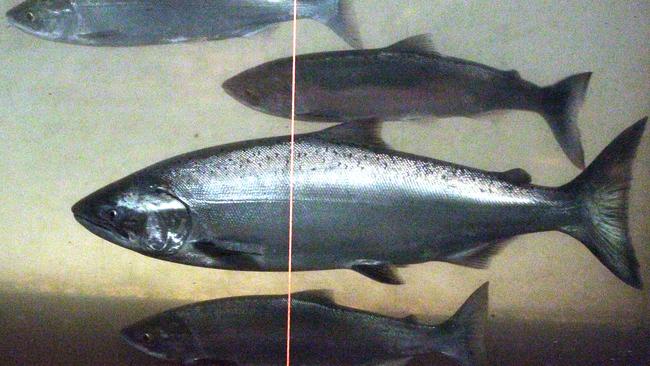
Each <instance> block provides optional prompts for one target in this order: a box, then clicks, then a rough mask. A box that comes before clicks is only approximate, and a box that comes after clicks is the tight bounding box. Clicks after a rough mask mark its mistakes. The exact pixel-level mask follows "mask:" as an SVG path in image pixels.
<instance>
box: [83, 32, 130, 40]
mask: <svg viewBox="0 0 650 366" xmlns="http://www.w3.org/2000/svg"><path fill="white" fill-rule="evenodd" d="M78 37H79V38H82V39H85V40H89V41H104V42H105V41H116V40H120V39H123V38H124V33H122V32H120V31H117V30H105V31H99V32H91V33H82V34H79V35H78Z"/></svg>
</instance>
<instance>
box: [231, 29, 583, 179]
mask: <svg viewBox="0 0 650 366" xmlns="http://www.w3.org/2000/svg"><path fill="white" fill-rule="evenodd" d="M590 77H591V73H590V72H587V73H582V74H578V75H574V76H571V77H568V78H566V79H564V80H562V81H560V82H558V83H557V84H555V85H552V86H548V87H540V86H537V85H535V84H533V83H531V82H529V81H526V80H524V79H522V78H521V77H520V76H519V73H518V72H517V71H514V70H510V71H503V70H498V69H495V68H492V67H489V66H485V65H481V64H478V63H475V62H471V61H466V60H461V59H458V58H454V57H446V56H443V55H441V54H439V53H438V52H436V51H435V50H434V49H433V46H432V45H431V40H430V38H429V37H428V36H427V35H419V36H415V37H412V38H408V39H405V40H403V41H401V42H398V43H396V44H394V45H392V46H389V47H386V48H382V49H372V50H356V51H339V52H323V53H315V54H308V55H301V56H298V57H297V59H296V88H297V91H296V110H295V113H296V118H297V119H299V120H303V121H331V122H350V121H359V120H379V121H393V120H402V119H413V118H418V117H421V116H430V115H433V116H438V117H449V116H474V115H478V114H482V113H486V112H490V111H494V110H504V109H512V110H526V111H532V112H537V113H539V114H541V115H542V116H544V118H545V119H546V121H547V123H548V124H549V125H550V127H551V130H552V131H553V134H554V135H555V138H556V139H557V141H558V143H559V144H560V146H561V147H562V149H563V150H564V152H565V153H566V155H567V156H568V157H569V159H570V160H571V161H572V162H573V163H574V164H575V165H576V166H578V167H579V168H581V169H582V168H584V153H583V150H582V144H581V142H580V133H579V130H578V125H577V116H578V110H579V109H580V106H581V105H582V103H583V100H584V97H585V94H586V91H587V86H588V84H589V79H590ZM291 80H292V59H291V58H283V59H279V60H276V61H271V62H268V63H265V64H262V65H260V66H257V67H254V68H252V69H249V70H246V71H244V72H242V73H240V74H239V75H236V76H234V77H232V78H231V79H229V80H227V81H226V82H225V83H224V84H223V88H224V89H225V91H226V92H227V93H228V94H230V95H231V96H232V97H234V98H235V99H237V100H238V101H240V102H242V103H243V104H245V105H247V106H249V107H251V108H254V109H256V110H259V111H261V112H264V113H268V114H272V115H275V116H280V117H285V118H289V117H291Z"/></svg>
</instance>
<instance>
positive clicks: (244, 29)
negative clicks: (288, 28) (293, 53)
mask: <svg viewBox="0 0 650 366" xmlns="http://www.w3.org/2000/svg"><path fill="white" fill-rule="evenodd" d="M346 1H347V0H340V1H339V0H300V1H298V13H297V17H298V18H310V19H315V20H318V21H321V22H323V23H325V24H327V25H328V26H330V27H331V28H332V29H333V30H334V31H335V32H337V33H338V34H339V35H341V36H342V37H343V38H344V39H345V40H346V41H347V42H349V43H351V44H352V45H354V46H357V47H358V46H359V41H358V36H357V33H356V30H355V29H354V28H353V25H352V24H351V22H349V19H348V16H349V14H348V13H347V12H348V11H349V8H348V5H347V3H346ZM293 5H294V4H293V1H292V0H155V1H153V0H77V1H66V0H50V1H41V0H29V1H26V2H25V3H23V4H20V5H18V6H17V7H15V8H14V9H12V10H10V11H9V12H8V13H7V17H8V19H9V21H10V23H11V24H13V25H15V26H16V27H18V28H20V29H21V30H23V31H26V32H27V33H30V34H33V35H36V36H39V37H41V38H45V39H49V40H54V41H60V42H66V43H73V44H82V45H90V46H141V45H152V44H165V43H178V42H185V41H197V40H217V39H225V38H232V37H243V36H249V35H253V34H256V33H258V32H261V31H263V30H264V29H267V28H269V27H271V26H273V25H274V24H277V23H281V22H286V21H290V20H292V19H293V12H294V8H293Z"/></svg>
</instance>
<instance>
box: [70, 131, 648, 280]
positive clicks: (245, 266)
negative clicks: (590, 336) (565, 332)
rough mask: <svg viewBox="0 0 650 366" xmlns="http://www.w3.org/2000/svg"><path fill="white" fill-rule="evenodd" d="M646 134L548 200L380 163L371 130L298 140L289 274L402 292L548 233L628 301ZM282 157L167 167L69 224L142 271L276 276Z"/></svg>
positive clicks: (135, 179)
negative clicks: (637, 166) (154, 267)
mask: <svg viewBox="0 0 650 366" xmlns="http://www.w3.org/2000/svg"><path fill="white" fill-rule="evenodd" d="M645 123H646V119H643V120H641V121H639V122H637V123H636V124H634V125H633V126H632V127H630V128H628V129H627V130H625V131H624V132H623V133H621V135H619V137H618V138H616V139H615V140H614V141H613V142H612V143H611V144H610V145H609V146H608V147H607V148H605V150H604V151H603V152H602V153H601V154H600V155H599V156H598V157H597V158H596V160H594V161H593V162H592V163H591V165H590V166H589V167H588V168H587V169H586V170H585V171H584V172H583V173H582V174H580V175H579V176H578V177H577V178H576V179H574V180H573V181H571V182H569V183H567V184H565V185H563V186H560V187H543V186H538V185H534V184H531V180H530V175H529V174H528V173H527V172H526V171H524V170H523V169H512V170H508V171H505V172H489V171H484V170H479V169H473V168H469V167H464V166H460V165H456V164H451V163H446V162H443V161H439V160H434V159H431V158H427V157H422V156H417V155H412V154H407V153H403V152H399V151H395V150H392V149H390V148H389V147H387V145H386V144H385V143H384V142H382V141H381V138H380V137H379V136H378V135H377V130H376V124H375V123H370V122H350V123H346V124H341V125H338V126H335V127H331V128H328V129H325V130H322V131H318V132H315V133H308V134H303V135H297V136H296V138H295V144H294V145H293V147H294V151H295V155H294V156H295V160H294V187H295V188H294V200H293V217H294V221H293V226H292V230H293V231H292V232H293V251H292V256H291V258H292V269H293V270H294V271H313V270H325V269H344V268H345V269H351V270H354V271H357V272H358V273H361V274H363V275H365V276H367V277H369V278H372V279H374V280H377V281H381V282H383V283H386V284H400V283H402V281H401V279H400V278H399V276H398V275H397V273H396V271H395V269H394V266H405V265H409V264H415V263H423V262H428V261H443V262H451V263H455V264H459V265H464V266H468V267H474V268H483V267H485V266H487V264H488V262H489V258H491V257H492V256H493V255H495V254H496V253H498V251H499V249H500V248H502V247H503V245H504V243H506V242H508V239H510V238H512V237H514V236H516V235H520V234H526V233H533V232H542V231H553V230H555V231H561V232H564V233H566V234H568V235H571V236H573V237H574V238H576V239H578V240H580V241H581V242H582V243H584V244H585V245H586V246H587V248H589V250H591V252H592V253H594V254H595V255H596V256H597V257H598V259H600V261H601V262H602V263H603V264H604V265H605V266H607V268H609V270H610V271H612V272H613V273H614V274H615V275H616V276H618V277H619V278H620V279H621V280H623V281H625V283H627V284H629V285H631V286H634V287H637V288H640V287H641V278H640V276H639V263H638V262H637V259H636V256H635V254H634V248H633V247H632V244H631V243H630V238H629V235H628V231H627V202H628V193H627V192H628V189H629V187H630V179H631V177H632V174H631V171H632V161H633V159H634V155H635V152H636V148H637V146H638V144H639V140H640V139H641V136H642V134H643V131H644V128H645ZM291 148H292V144H291V143H290V138H289V136H279V137H271V138H264V139H258V140H250V141H243V142H236V143H231V144H228V145H221V146H215V147H211V148H207V149H203V150H198V151H194V152H190V153H187V154H183V155H179V156H176V157H172V158H169V159H167V160H164V161H162V162H160V163H157V164H154V165H152V166H149V167H147V168H144V169H142V170H140V171H138V172H135V173H133V174H131V175H129V176H127V177H125V178H122V179H120V180H118V181H117V182H114V183H112V184H109V185H108V186H106V187H104V188H101V189H99V190H98V191H96V192H95V193H92V194H90V195H89V196H87V197H86V198H84V199H82V200H81V201H79V202H78V203H77V204H75V205H74V206H73V208H72V211H73V213H74V216H75V218H76V219H77V220H78V221H79V223H81V224H82V225H83V226H84V227H86V228H87V229H88V230H89V231H91V232H93V233H94V234H96V235H98V236H100V237H101V238H104V239H106V240H108V241H110V242H112V243H115V244H117V245H119V246H122V247H124V248H127V249H131V250H133V251H136V252H138V253H141V254H144V255H147V256H151V257H154V258H158V259H162V260H167V261H171V262H178V263H183V264H188V265H194V266H202V267H211V268H221V269H230V270H243V271H286V270H287V269H288V263H287V259H288V256H289V252H288V245H287V236H288V230H289V188H290V185H289V164H290V158H289V156H290V152H291ZM557 249H558V251H561V250H562V248H557ZM558 255H559V256H561V254H558ZM579 280H584V279H579Z"/></svg>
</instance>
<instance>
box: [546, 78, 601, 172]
mask: <svg viewBox="0 0 650 366" xmlns="http://www.w3.org/2000/svg"><path fill="white" fill-rule="evenodd" d="M590 78H591V72H585V73H582V74H577V75H573V76H569V77H568V78H566V79H564V80H562V81H560V82H558V83H557V84H555V85H551V86H548V87H546V88H544V89H542V93H543V104H542V114H543V115H544V118H545V119H546V122H547V123H548V124H549V125H550V126H551V130H552V131H553V135H554V136H555V139H556V140H557V142H558V143H559V144H560V147H562V150H563V151H564V153H565V154H566V155H567V156H568V157H569V160H571V162H572V163H573V164H574V165H576V166H577V167H578V168H580V169H584V167H585V156H584V151H583V149H582V143H581V142H580V130H579V129H578V121H577V119H578V111H579V110H580V107H581V106H582V103H583V102H584V99H585V95H586V94H587V87H588V86H589V79H590Z"/></svg>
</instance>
